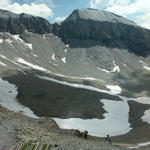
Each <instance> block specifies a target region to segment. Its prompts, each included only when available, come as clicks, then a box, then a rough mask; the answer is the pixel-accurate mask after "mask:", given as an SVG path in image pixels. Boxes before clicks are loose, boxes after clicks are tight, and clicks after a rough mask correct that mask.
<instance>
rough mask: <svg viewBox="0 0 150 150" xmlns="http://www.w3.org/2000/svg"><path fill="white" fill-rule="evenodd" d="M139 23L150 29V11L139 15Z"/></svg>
mask: <svg viewBox="0 0 150 150" xmlns="http://www.w3.org/2000/svg"><path fill="white" fill-rule="evenodd" d="M137 23H138V24H139V25H141V26H143V27H145V28H148V29H150V13H147V14H145V15H143V16H139V17H137Z"/></svg>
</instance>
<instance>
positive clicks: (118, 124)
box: [53, 99, 131, 137]
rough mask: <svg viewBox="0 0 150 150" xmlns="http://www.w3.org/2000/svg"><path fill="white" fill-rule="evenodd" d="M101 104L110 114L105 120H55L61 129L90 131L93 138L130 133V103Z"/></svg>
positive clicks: (109, 102) (107, 101)
mask: <svg viewBox="0 0 150 150" xmlns="http://www.w3.org/2000/svg"><path fill="white" fill-rule="evenodd" d="M101 102H102V103H103V104H104V106H103V107H104V109H105V110H106V111H107V112H108V113H105V114H104V116H105V118H104V119H96V118H94V119H80V118H70V119H59V118H53V119H54V120H55V121H56V122H57V123H58V125H59V126H60V127H61V128H64V129H78V130H80V131H84V130H88V132H89V134H90V135H93V136H100V137H106V135H107V134H108V133H109V134H110V135H111V136H117V135H122V134H125V133H127V132H129V131H130V130H131V128H130V124H129V123H128V113H129V106H128V103H127V102H125V101H112V100H107V99H103V100H101ZM118 112H121V113H118Z"/></svg>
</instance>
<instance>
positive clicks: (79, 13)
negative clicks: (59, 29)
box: [66, 8, 136, 25]
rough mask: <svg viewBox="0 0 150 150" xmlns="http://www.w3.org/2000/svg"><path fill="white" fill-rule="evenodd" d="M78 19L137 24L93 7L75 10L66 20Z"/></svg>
mask: <svg viewBox="0 0 150 150" xmlns="http://www.w3.org/2000/svg"><path fill="white" fill-rule="evenodd" d="M77 19H83V20H93V21H99V22H113V23H118V22H119V23H123V24H128V25H136V24H135V23H134V22H133V21H130V20H128V19H126V18H124V17H121V16H118V15H116V14H114V13H111V12H108V11H104V10H98V9H92V8H86V9H76V10H74V11H73V12H72V14H71V15H70V16H69V17H68V18H67V19H66V21H75V20H77Z"/></svg>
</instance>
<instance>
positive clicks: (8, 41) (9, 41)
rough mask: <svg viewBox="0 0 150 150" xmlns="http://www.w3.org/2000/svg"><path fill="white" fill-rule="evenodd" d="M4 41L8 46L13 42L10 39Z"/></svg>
mask: <svg viewBox="0 0 150 150" xmlns="http://www.w3.org/2000/svg"><path fill="white" fill-rule="evenodd" d="M5 41H6V42H7V43H9V44H11V43H12V42H13V41H12V40H11V39H6V40H5Z"/></svg>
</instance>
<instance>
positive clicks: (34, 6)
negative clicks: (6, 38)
mask: <svg viewBox="0 0 150 150" xmlns="http://www.w3.org/2000/svg"><path fill="white" fill-rule="evenodd" d="M0 8H1V9H5V10H9V11H12V12H14V13H17V14H20V13H27V14H31V15H34V16H40V17H44V18H47V17H51V16H53V12H52V9H51V8H49V7H48V6H47V5H46V4H44V3H37V2H36V3H31V4H26V3H25V4H22V5H21V4H19V3H16V2H15V3H12V1H11V0H1V3H0Z"/></svg>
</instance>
